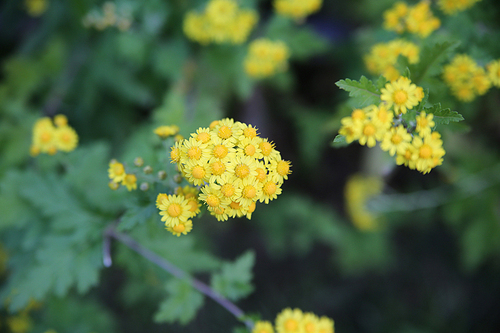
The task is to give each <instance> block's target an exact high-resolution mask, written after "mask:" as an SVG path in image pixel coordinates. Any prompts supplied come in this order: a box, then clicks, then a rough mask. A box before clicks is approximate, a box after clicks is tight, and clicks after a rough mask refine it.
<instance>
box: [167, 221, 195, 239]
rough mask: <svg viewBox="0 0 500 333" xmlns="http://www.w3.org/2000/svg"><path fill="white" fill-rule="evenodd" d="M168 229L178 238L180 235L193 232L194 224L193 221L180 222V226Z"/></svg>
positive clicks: (168, 227)
mask: <svg viewBox="0 0 500 333" xmlns="http://www.w3.org/2000/svg"><path fill="white" fill-rule="evenodd" d="M166 229H167V230H168V231H170V232H171V233H172V234H173V235H175V236H177V237H179V236H180V235H187V233H188V232H190V231H191V230H193V222H192V221H191V220H187V221H185V222H183V221H180V222H179V224H177V225H175V226H173V227H172V226H167V227H166Z"/></svg>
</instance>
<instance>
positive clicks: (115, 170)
mask: <svg viewBox="0 0 500 333" xmlns="http://www.w3.org/2000/svg"><path fill="white" fill-rule="evenodd" d="M124 171H125V170H124V169H123V166H122V165H121V164H115V165H113V173H114V174H115V175H116V176H120V175H122V174H123V172H124Z"/></svg>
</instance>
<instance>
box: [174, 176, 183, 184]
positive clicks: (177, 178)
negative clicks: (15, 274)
mask: <svg viewBox="0 0 500 333" xmlns="http://www.w3.org/2000/svg"><path fill="white" fill-rule="evenodd" d="M174 182H176V183H177V184H180V182H182V176H181V175H180V174H176V175H175V176H174Z"/></svg>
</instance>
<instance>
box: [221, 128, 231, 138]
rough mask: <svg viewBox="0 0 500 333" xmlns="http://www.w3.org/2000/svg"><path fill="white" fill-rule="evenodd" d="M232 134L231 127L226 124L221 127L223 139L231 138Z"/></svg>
mask: <svg viewBox="0 0 500 333" xmlns="http://www.w3.org/2000/svg"><path fill="white" fill-rule="evenodd" d="M232 134H233V131H232V130H231V127H228V126H226V125H224V126H221V127H220V128H219V137H220V138H222V139H229V138H230V137H231V135H232Z"/></svg>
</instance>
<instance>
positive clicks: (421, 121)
mask: <svg viewBox="0 0 500 333" xmlns="http://www.w3.org/2000/svg"><path fill="white" fill-rule="evenodd" d="M418 125H419V126H420V127H427V125H428V121H427V118H420V119H419V120H418Z"/></svg>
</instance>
